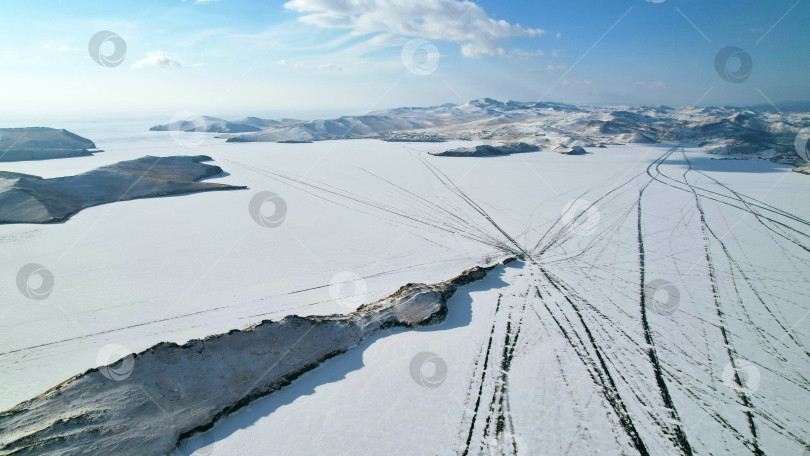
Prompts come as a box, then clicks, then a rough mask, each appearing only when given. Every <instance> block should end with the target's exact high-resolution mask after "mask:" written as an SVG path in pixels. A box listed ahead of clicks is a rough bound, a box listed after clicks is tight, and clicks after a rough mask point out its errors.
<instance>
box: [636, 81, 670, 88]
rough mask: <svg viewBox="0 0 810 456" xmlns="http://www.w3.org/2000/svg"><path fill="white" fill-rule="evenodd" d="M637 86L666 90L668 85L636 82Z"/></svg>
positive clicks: (655, 82)
mask: <svg viewBox="0 0 810 456" xmlns="http://www.w3.org/2000/svg"><path fill="white" fill-rule="evenodd" d="M635 85H637V86H639V87H643V88H645V89H664V88H666V84H664V81H636V82H635Z"/></svg>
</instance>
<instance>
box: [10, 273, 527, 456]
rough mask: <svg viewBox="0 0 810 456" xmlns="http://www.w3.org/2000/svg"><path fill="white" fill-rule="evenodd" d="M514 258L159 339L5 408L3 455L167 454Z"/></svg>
mask: <svg viewBox="0 0 810 456" xmlns="http://www.w3.org/2000/svg"><path fill="white" fill-rule="evenodd" d="M514 259H515V258H514V257H510V258H507V259H506V260H504V261H502V262H500V263H495V264H491V265H488V266H485V267H474V268H471V269H468V270H466V271H464V272H462V273H461V274H460V275H458V276H456V277H454V278H452V279H450V280H447V281H444V282H440V283H436V284H432V285H426V284H408V285H405V286H403V287H402V288H400V290H398V291H397V292H396V293H394V294H392V295H391V296H389V297H387V298H384V299H382V300H380V301H377V302H374V303H371V304H367V305H364V306H362V307H360V308H358V309H357V310H356V311H354V312H352V313H350V314H345V315H330V316H323V317H298V316H288V317H285V318H284V319H282V320H281V321H278V322H273V321H263V322H262V323H260V324H257V325H255V326H253V327H250V328H247V329H245V330H233V331H230V332H228V333H227V334H220V335H216V336H210V337H207V338H205V339H202V340H192V341H190V342H188V343H186V344H184V345H182V346H181V345H177V344H174V343H166V342H164V343H160V344H158V345H155V346H153V347H151V348H150V349H148V350H145V351H143V352H141V353H138V354H135V355H128V356H126V357H124V359H123V360H120V361H119V362H118V363H116V364H111V365H109V366H104V367H99V368H94V369H90V370H88V371H87V372H85V373H83V374H81V375H78V376H76V377H74V378H72V379H69V380H67V381H65V382H64V383H62V384H60V385H58V386H56V387H54V388H53V389H51V390H49V391H47V392H46V393H44V394H42V395H40V396H38V397H36V398H34V399H32V400H30V401H26V402H23V403H21V404H19V405H17V406H16V407H14V408H12V409H11V410H8V411H6V412H3V413H2V414H0V454H1V455H11V454H14V455H27V454H32V455H33V454H44V453H50V452H54V451H58V452H59V454H62V455H79V454H81V455H107V454H144V455H153V454H167V453H170V452H171V451H173V450H174V449H175V448H176V447H177V446H178V445H179V443H180V440H181V439H183V438H185V437H189V436H191V435H193V434H195V433H196V432H200V431H204V430H206V429H208V428H210V427H211V426H213V424H214V422H216V421H217V420H218V419H220V418H222V417H224V416H226V415H228V414H229V413H231V412H233V411H235V410H237V409H239V408H241V407H243V406H244V405H246V404H248V403H249V402H251V401H253V400H254V399H257V398H259V397H261V396H265V395H267V394H270V393H272V392H274V391H277V390H279V389H281V388H283V387H284V386H286V385H288V384H290V383H291V382H292V381H294V380H295V379H296V378H297V377H299V376H300V375H302V374H304V373H305V372H307V371H310V370H312V369H314V368H315V367H317V366H318V365H319V364H321V363H322V362H324V361H326V360H328V359H330V358H332V357H334V356H337V355H339V354H341V353H344V352H346V351H347V350H350V349H351V348H353V347H356V346H357V345H359V344H360V343H361V342H362V341H363V340H364V339H366V338H368V337H369V336H371V335H373V334H375V333H377V332H378V331H380V330H382V329H385V328H390V327H395V326H400V327H416V326H422V325H428V324H434V323H438V322H441V321H443V320H444V318H445V316H446V314H447V305H446V303H447V300H448V299H449V298H450V297H451V296H452V295H453V294H454V293H455V292H456V291H457V290H458V288H459V287H461V286H463V285H466V284H469V283H471V282H474V281H477V280H480V279H482V278H484V277H485V276H486V275H487V272H488V271H490V270H492V269H493V268H495V267H496V266H497V265H498V264H506V263H509V262H511V261H513V260H514ZM116 380H117V381H116Z"/></svg>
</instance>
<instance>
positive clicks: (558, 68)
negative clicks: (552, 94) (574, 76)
mask: <svg viewBox="0 0 810 456" xmlns="http://www.w3.org/2000/svg"><path fill="white" fill-rule="evenodd" d="M546 69H549V70H551V71H565V70H567V69H568V67H567V66H565V65H549V66H547V67H546Z"/></svg>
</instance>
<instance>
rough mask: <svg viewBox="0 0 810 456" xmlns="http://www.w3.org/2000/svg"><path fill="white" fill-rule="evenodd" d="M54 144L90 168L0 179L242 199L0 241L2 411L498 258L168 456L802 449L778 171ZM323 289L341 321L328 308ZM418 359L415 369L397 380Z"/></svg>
mask: <svg viewBox="0 0 810 456" xmlns="http://www.w3.org/2000/svg"><path fill="white" fill-rule="evenodd" d="M73 131H75V132H76V133H78V134H81V135H83V136H87V137H89V138H91V139H93V140H95V141H96V143H97V145H98V147H100V148H102V149H104V150H105V152H104V153H100V154H97V155H96V156H93V157H81V158H71V159H65V160H50V161H46V162H21V163H13V164H9V165H8V166H4V170H7V171H12V172H21V173H28V174H35V175H40V176H43V177H54V176H59V175H69V174H77V173H80V172H84V171H88V170H90V169H93V168H96V167H98V166H103V165H107V164H111V163H115V162H117V161H121V160H126V159H133V158H137V157H140V156H143V155H147V154H149V155H159V156H160V155H166V156H168V155H178V154H188V155H199V154H205V155H209V156H211V157H213V158H214V162H212V163H213V164H216V165H218V166H220V167H222V168H223V169H224V170H225V171H226V172H227V173H230V175H228V176H225V177H221V178H218V179H212V180H209V181H208V182H221V183H228V184H233V185H247V186H248V187H249V190H243V191H232V192H221V193H216V192H215V193H207V194H194V195H185V196H178V197H169V198H159V199H147V200H138V201H129V202H120V203H115V204H111V205H106V206H99V207H94V208H90V209H87V210H84V211H82V212H81V213H79V214H77V215H75V216H74V217H73V218H72V219H71V220H69V221H67V222H66V223H62V224H54V225H42V226H34V225H9V226H0V275H2V276H3V277H6V278H7V280H4V281H3V282H2V283H1V284H0V331H2V334H3V337H2V339H0V385H2V394H1V395H0V402H1V403H0V409H8V408H10V407H12V406H14V405H15V404H17V403H19V402H21V401H24V400H27V399H30V398H32V397H34V396H36V395H37V394H40V393H42V392H43V391H45V390H47V389H48V388H50V387H52V386H54V385H56V384H58V383H60V382H61V381H63V380H66V379H68V378H70V377H71V376H73V375H76V374H79V373H81V372H83V371H85V370H86V369H88V368H91V367H95V366H98V365H102V364H106V363H109V362H113V361H116V359H103V357H102V359H99V353H109V352H110V350H109V348H108V347H110V346H113V345H114V346H123V347H124V350H125V351H131V352H138V351H141V350H144V349H146V348H148V347H150V346H152V345H154V344H155V343H157V342H160V341H174V342H185V341H186V340H188V339H191V338H197V337H203V336H205V335H210V334H217V333H223V332H227V331H228V330H230V329H234V328H244V327H248V326H250V325H251V324H255V323H257V322H259V321H261V320H263V319H274V320H277V319H281V318H282V317H283V316H286V315H291V314H298V315H324V314H331V313H347V312H350V311H352V310H354V308H355V307H357V306H358V305H359V304H361V303H362V302H370V301H373V300H375V299H379V298H382V297H384V296H387V295H388V294H390V293H392V292H394V291H395V290H396V289H398V288H399V287H400V286H401V285H403V284H405V283H408V282H424V283H432V282H439V281H442V280H445V279H447V278H449V277H452V276H455V275H456V274H458V273H459V272H460V271H461V270H463V269H466V268H468V267H471V266H473V265H475V264H483V263H485V262H489V261H491V260H493V259H499V258H502V257H503V256H504V255H506V254H510V253H518V254H521V255H523V261H520V262H516V263H512V264H510V265H507V266H501V267H499V268H497V269H496V270H495V271H494V272H492V273H490V275H489V276H488V277H487V278H486V279H484V280H482V281H479V282H475V283H472V284H470V285H467V286H465V287H462V288H461V289H459V291H458V292H457V293H456V294H455V295H454V297H453V298H452V299H451V300H450V301H449V302H448V307H449V313H448V316H447V320H446V321H445V322H444V323H442V324H441V325H438V326H432V327H428V328H423V329H419V330H405V329H392V330H390V331H387V332H385V333H383V334H379V335H377V336H375V337H374V338H373V339H371V340H367V341H365V342H363V344H362V345H361V346H360V347H358V348H355V349H353V350H351V351H349V352H348V353H346V354H344V355H341V356H338V357H336V358H333V359H331V360H329V361H327V362H326V363H325V364H324V365H322V366H321V367H319V368H316V369H315V370H313V371H311V372H309V373H307V374H305V375H304V376H302V377H301V378H299V379H297V380H296V381H295V382H293V383H292V384H291V385H290V386H288V387H286V388H285V389H283V390H281V391H279V392H277V393H274V394H272V395H270V396H266V397H264V398H262V399H259V400H257V401H255V402H253V403H252V404H250V405H248V406H247V407H245V408H242V409H240V410H238V411H237V412H235V413H233V414H231V415H229V416H227V417H225V418H224V419H222V420H221V421H219V422H218V423H217V424H216V425H215V426H214V427H213V428H212V429H211V430H209V431H206V432H204V433H202V434H197V435H196V436H194V437H192V438H191V439H189V440H188V441H185V442H183V445H182V448H181V450H179V451H180V452H185V453H188V452H191V451H194V450H199V451H198V454H215V455H217V454H223V455H225V454H267V453H268V452H270V453H273V454H324V453H329V454H481V453H483V454H512V453H518V454H636V453H638V454H690V453H695V454H746V453H752V454H757V453H765V454H797V455H798V454H800V453H801V452H802V449H803V448H804V447H805V446H806V442H807V441H808V440H810V435H809V434H810V432H809V431H810V424H808V415H807V413H806V410H807V409H808V407H810V398H809V397H808V387H809V386H810V385H808V380H807V377H808V361H809V360H808V357H809V355H808V350H807V348H806V344H808V343H810V340H808V336H807V333H808V332H807V328H808V323H807V318H805V317H806V313H807V312H808V310H810V306H808V303H807V299H806V296H807V294H808V292H810V285H808V281H807V278H808V277H807V275H808V273H809V272H810V268H808V260H810V255H808V247H807V246H808V245H809V244H810V241H808V239H807V237H808V236H807V234H805V233H808V231H809V230H810V228H808V222H807V220H808V219H810V192H808V191H807V185H808V181H807V176H803V175H800V174H797V173H792V172H791V171H790V167H788V166H783V165H777V164H773V163H770V162H766V161H741V160H712V159H710V158H709V156H707V155H706V154H705V153H704V152H703V151H701V150H699V149H693V148H688V147H687V148H684V149H681V148H678V147H675V145H672V144H658V145H644V146H641V145H635V146H610V147H608V148H607V149H592V150H589V152H593V153H592V154H588V155H582V156H566V155H559V154H555V153H551V152H535V153H527V154H519V155H514V156H506V157H485V158H468V157H463V158H456V157H433V156H430V155H429V154H428V152H431V151H438V150H444V149H447V148H448V147H460V146H463V145H467V144H469V143H461V142H459V143H457V144H447V143H444V144H441V143H440V144H434V143H420V144H408V143H386V142H381V141H376V140H346V141H325V142H320V143H315V144H272V143H225V142H224V141H223V140H218V139H213V138H209V139H208V140H206V141H205V142H204V143H203V144H202V145H201V146H199V147H194V148H191V149H189V148H183V147H180V146H178V145H176V144H175V143H173V142H172V140H171V138H170V136H169V134H168V133H165V132H153V133H150V135H149V136H148V137H143V138H138V139H137V140H128V141H120V142H116V140H115V139H110V140H109V141H106V143H105V141H104V140H102V139H103V138H102V139H97V138H94V137H93V136H92V135H89V134H85V133H83V132H82V131H76V130H73ZM258 191H272V192H274V193H276V194H278V195H280V196H281V197H282V198H283V199H284V200H285V202H286V206H287V214H286V218H285V220H284V222H283V223H282V224H281V225H280V226H279V227H276V228H267V227H263V226H259V225H258V224H256V223H255V222H254V220H253V219H252V218H251V216H250V213H249V210H248V205H249V202H250V200H251V198H252V197H253V196H254V195H255V194H256V192H258ZM591 203H593V205H592V206H591ZM566 208H567V209H568V211H565V210H566ZM577 208H579V211H577ZM639 208H640V209H639ZM583 211H584V212H583ZM579 214H582V215H579ZM565 222H571V223H569V224H568V225H567V226H566V224H565ZM28 263H37V264H41V265H43V266H45V267H47V268H48V269H49V270H50V271H51V272H52V273H53V276H54V278H55V286H54V289H53V292H52V294H51V295H50V296H48V297H47V299H44V300H39V301H36V300H30V299H27V298H26V297H24V296H22V294H21V293H20V292H19V291H18V290H17V287H16V286H15V281H14V279H15V276H16V275H17V272H18V270H19V269H20V268H21V267H22V266H24V265H25V264H28ZM342 273H344V274H342ZM345 273H352V274H356V275H357V276H360V277H363V282H364V283H365V285H366V287H367V290H368V292H367V293H365V294H363V295H362V299H358V298H356V297H355V296H353V295H351V292H349V295H348V298H347V297H346V296H345V295H344V299H335V289H336V288H335V287H334V286H333V287H330V283H331V282H333V279H334V278H335V277H336V276H337V277H354V276H352V275H350V274H349V275H347V274H345ZM662 281H663V282H662ZM644 284H647V285H649V286H650V287H649V288H651V290H650V291H649V292H648V293H646V295H645V287H644ZM656 285H657V286H656ZM662 285H663V286H662ZM361 288H362V287H361ZM654 288H663V290H662V291H659V292H658V293H655V289H654ZM337 289H338V290H343V289H341V288H340V286H339V285H338V287H337ZM673 289H674V290H676V291H674V292H673V291H672V290H673ZM330 290H331V291H332V292H331V293H330ZM356 290H357V289H355V290H354V291H356ZM666 290H670V292H671V293H677V294H678V295H679V298H673V299H674V300H670V301H669V302H668V303H667V304H669V305H668V306H667V305H663V304H662V303H661V302H659V301H656V298H658V299H659V300H666V296H667V295H666V294H665V293H666ZM344 292H345V290H344V291H340V292H339V293H338V294H340V293H344ZM661 293H664V294H663V295H662V294H661ZM670 296H674V295H670ZM339 297H340V296H338V298H339ZM105 347H107V348H105ZM423 352H429V353H433V354H435V355H437V356H433V357H432V358H427V359H430V362H425V363H422V364H424V366H422V367H424V368H425V369H427V370H419V369H418V368H419V367H420V366H419V365H418V363H417V366H416V368H417V369H416V371H414V370H413V368H412V364H413V361H414V360H415V359H416V360H417V361H418V360H424V359H425V358H424V355H421V354H422V353H423ZM117 353H119V356H121V355H120V353H122V352H121V351H120V349H119V350H118V351H117ZM431 356H432V355H431ZM732 360H733V364H732ZM729 366H731V367H729ZM733 367H736V368H737V371H736V372H737V374H736V375H735V370H734V369H733ZM132 369H133V370H137V369H138V365H137V362H136V363H135V364H134V365H133V366H132ZM431 369H434V370H435V371H432V370H431ZM200 375H201V376H204V375H205V373H203V372H201V373H200ZM111 381H114V380H111ZM123 381H126V380H123ZM211 381H212V382H216V379H211ZM222 387H223V388H227V387H228V385H222ZM0 431H2V430H0ZM0 434H2V432H0ZM0 444H2V441H0ZM202 446H205V448H204V449H201V448H200V447H202ZM137 452H138V449H137V448H133V454H135V453H137Z"/></svg>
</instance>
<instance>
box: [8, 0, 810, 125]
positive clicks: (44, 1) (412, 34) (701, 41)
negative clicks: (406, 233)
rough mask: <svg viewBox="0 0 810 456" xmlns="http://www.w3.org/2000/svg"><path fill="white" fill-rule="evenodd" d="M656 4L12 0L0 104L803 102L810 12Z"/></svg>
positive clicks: (173, 107) (669, 0)
mask: <svg viewBox="0 0 810 456" xmlns="http://www.w3.org/2000/svg"><path fill="white" fill-rule="evenodd" d="M655 1H656V2H653V1H645V0H617V1H609V2H605V1H596V0H594V1H591V0H587V1H586V0H568V1H554V2H551V1H530V0H507V1H504V0H501V1H489V0H487V1H480V2H476V3H473V2H466V1H458V0H371V1H368V0H291V1H288V2H284V1H279V2H274V1H259V0H218V1H213V0H208V1H199V0H198V1H194V0H186V1H182V0H157V1H154V2H153V0H105V1H103V2H100V1H95V0H39V1H30V0H4V1H3V2H0V83H2V87H3V89H4V90H3V91H2V92H0V103H1V104H2V106H3V107H4V108H5V110H7V112H6V113H5V114H8V112H9V111H11V112H15V111H20V112H31V113H37V112H51V111H52V112H70V111H71V110H76V109H80V110H83V111H86V112H113V111H122V112H124V111H126V112H146V111H161V110H165V111H179V110H192V111H196V112H204V113H211V114H228V113H234V114H236V113H238V114H245V115H246V114H255V115H261V114H262V113H272V114H276V115H277V114H279V113H285V112H289V113H290V115H295V114H300V113H302V112H308V111H311V112H324V113H326V112H334V113H338V112H341V113H358V112H365V111H369V110H374V109H382V108H389V107H396V106H412V105H433V104H441V103H446V102H451V103H461V102H464V101H467V100H469V99H474V98H480V97H492V98H498V99H502V100H506V99H514V100H521V101H537V100H543V101H559V102H568V103H623V104H668V105H692V104H696V103H697V104H701V105H730V104H735V105H740V104H760V103H763V104H767V103H769V102H770V101H773V102H781V101H795V100H807V99H810V97H808V87H810V84H809V83H810V62H808V58H807V56H808V55H810V52H808V51H810V28H808V27H807V24H806V22H807V19H808V17H810V1H801V0H800V1H798V2H797V1H796V0H788V1H782V0H769V1H767V2H766V1H762V0H757V1H754V0H742V1H735V2H727V1H726V2H720V1H711V0H703V1H678V0H664V1H660V0H655ZM658 1H660V3H659V2H658ZM100 30H109V31H111V32H114V33H115V34H118V35H119V36H121V38H123V40H124V42H125V43H126V55H125V57H124V60H123V62H122V63H121V64H120V65H118V66H115V67H105V66H103V65H99V64H97V63H96V62H95V61H94V60H93V58H91V56H90V53H89V52H88V43H89V41H90V39H91V37H92V36H93V35H94V34H95V33H96V32H98V31H100ZM413 40H420V41H413ZM408 43H411V44H412V45H409V44H408ZM112 46H113V44H112V43H106V44H104V45H103V46H102V48H101V51H100V52H101V54H102V55H107V54H109V53H111V52H112ZM408 46H410V47H408ZM727 46H736V47H738V48H740V49H741V50H742V51H743V52H744V53H746V54H747V55H749V56H750V58H751V62H752V69H751V72H750V75H746V76H747V78H744V81H742V82H729V81H726V80H724V79H723V78H721V76H720V75H719V74H718V71H717V70H716V68H715V57H716V55H717V54H718V52H719V51H720V50H721V49H723V48H725V47H727ZM414 48H415V49H416V53H410V52H406V55H405V57H403V50H406V51H407V50H408V49H414ZM411 56H412V57H411ZM739 65H740V62H739V61H738V60H735V59H731V60H730V61H729V62H728V68H729V71H731V72H734V71H736V67H737V66H739ZM414 69H416V70H415V71H414Z"/></svg>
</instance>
